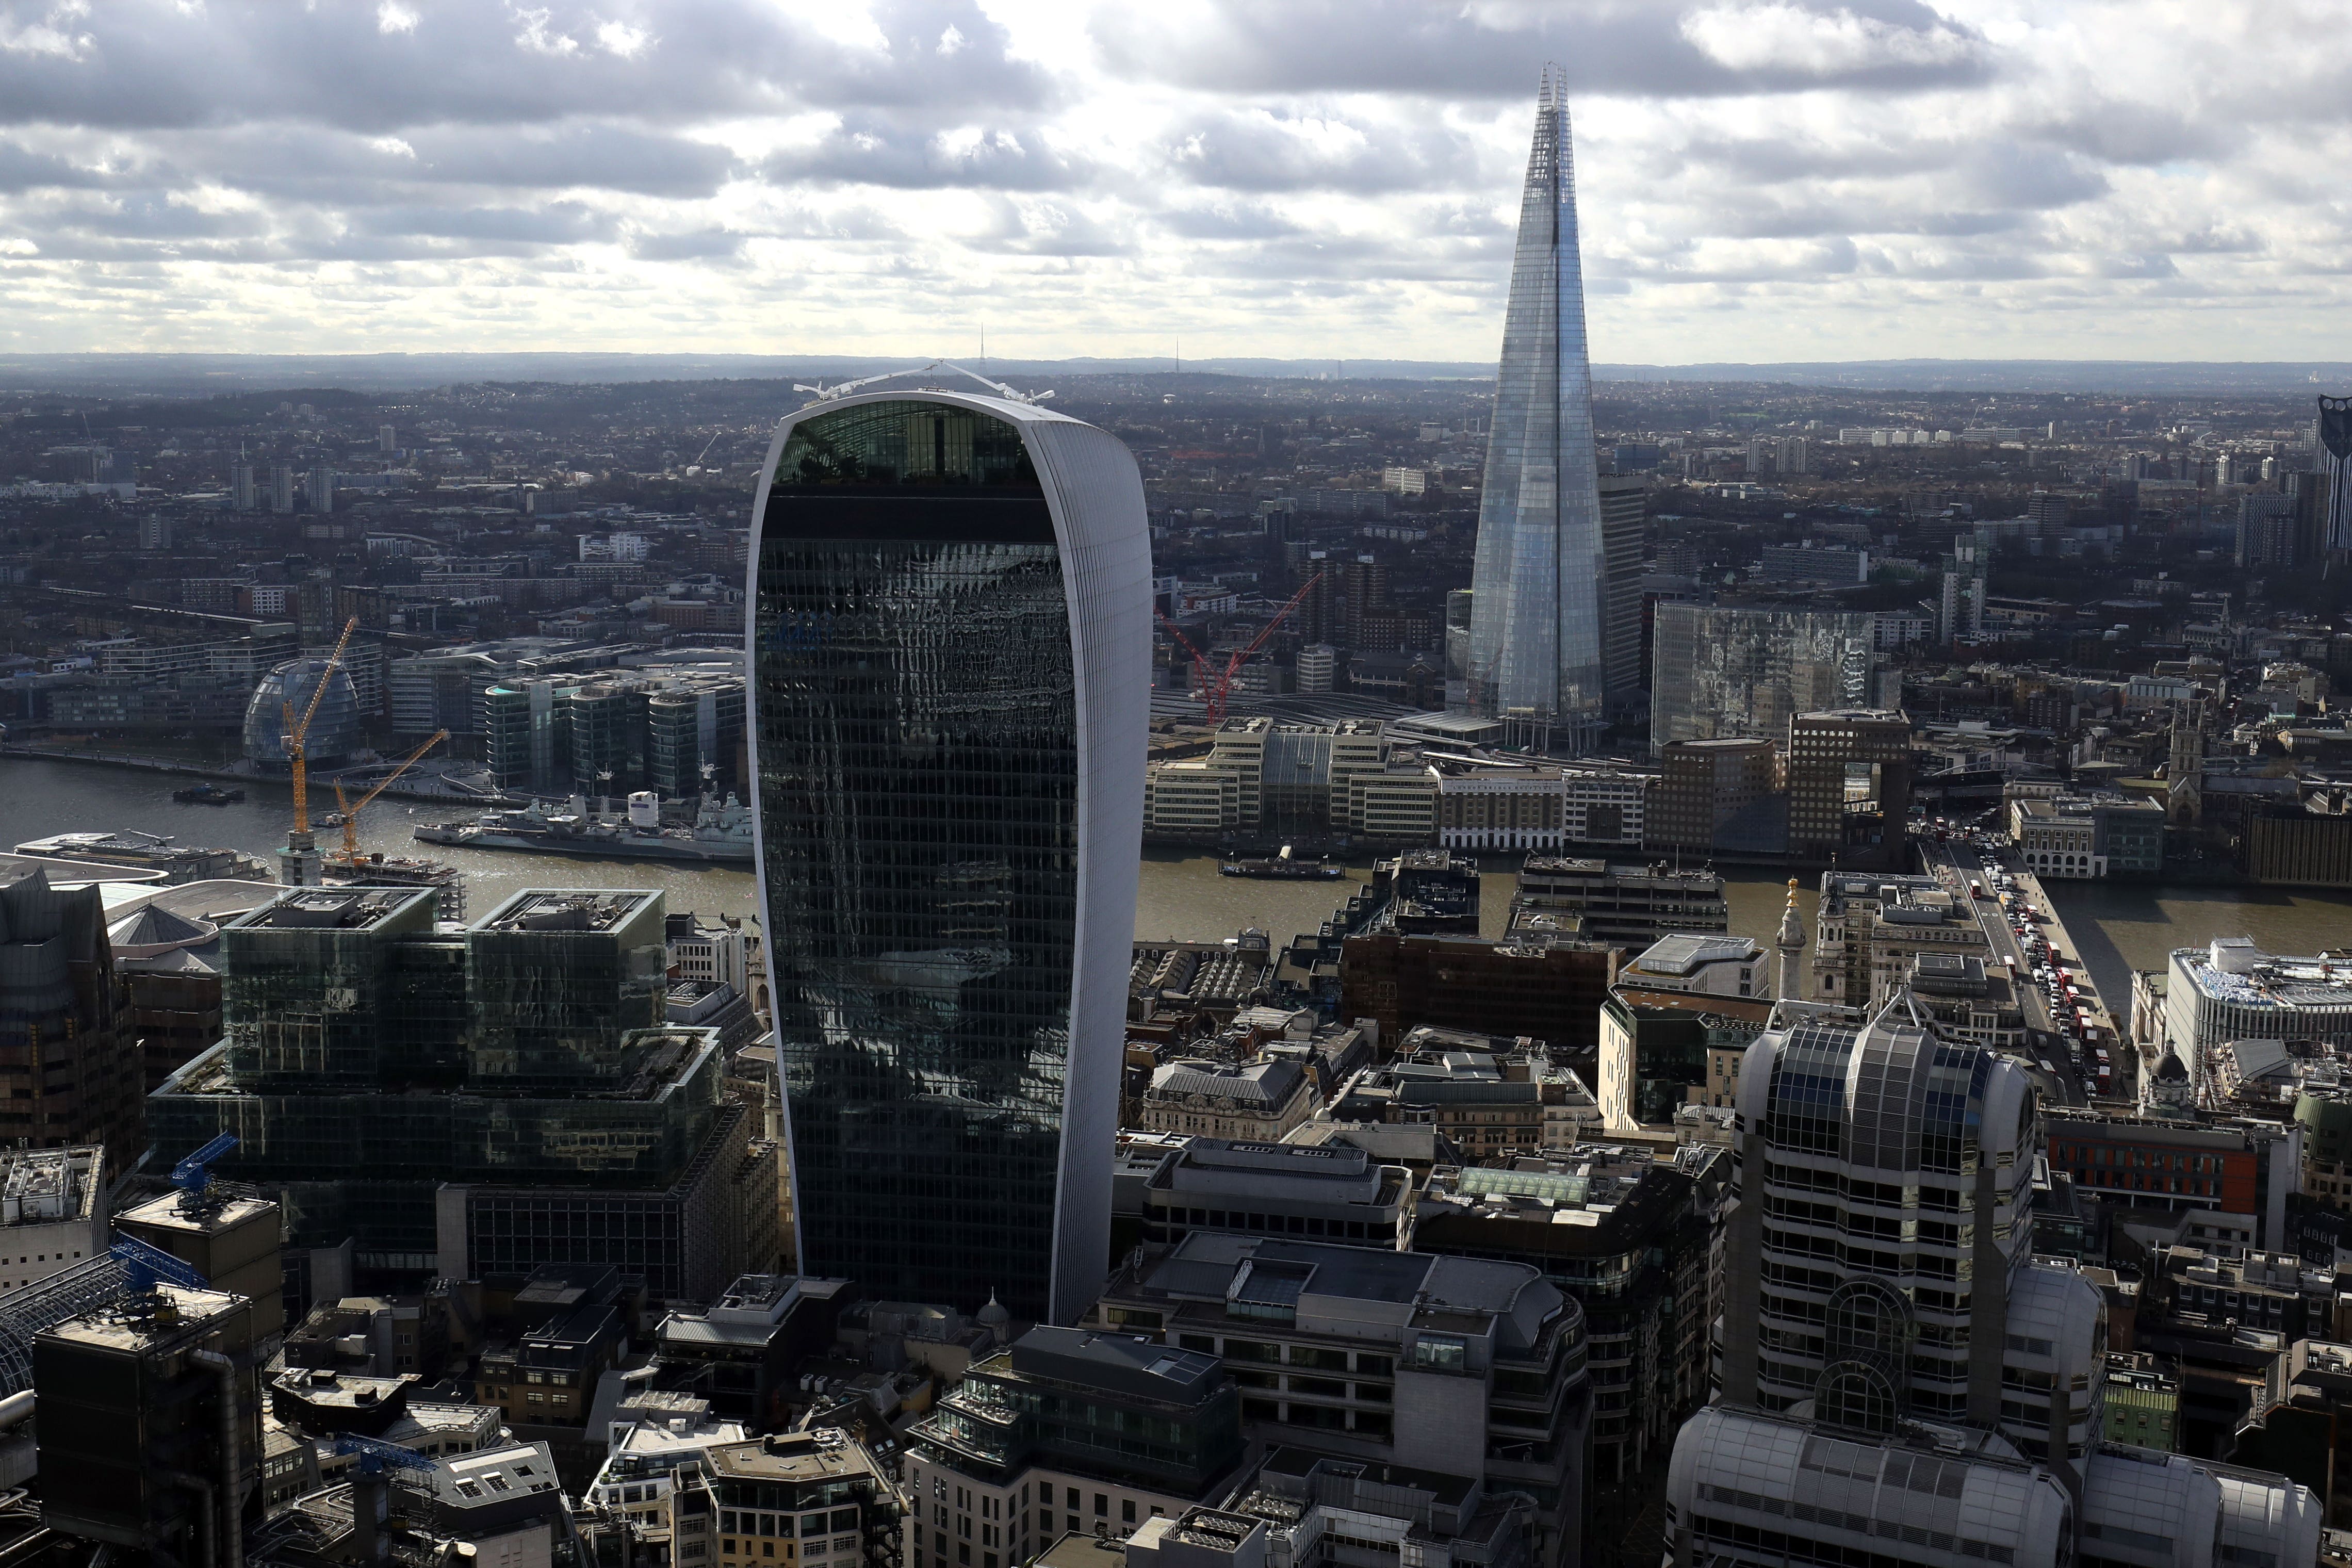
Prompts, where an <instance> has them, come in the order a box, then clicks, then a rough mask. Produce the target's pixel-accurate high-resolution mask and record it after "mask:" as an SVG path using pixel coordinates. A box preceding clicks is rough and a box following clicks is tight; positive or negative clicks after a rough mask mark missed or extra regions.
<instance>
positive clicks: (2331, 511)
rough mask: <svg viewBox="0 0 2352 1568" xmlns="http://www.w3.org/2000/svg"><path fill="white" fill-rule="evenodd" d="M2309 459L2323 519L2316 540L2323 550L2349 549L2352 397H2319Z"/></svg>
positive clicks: (2351, 547) (2351, 529)
mask: <svg viewBox="0 0 2352 1568" xmlns="http://www.w3.org/2000/svg"><path fill="white" fill-rule="evenodd" d="M2312 457H2313V468H2314V470H2315V472H2316V473H2317V474H2318V475H2319V476H2320V479H2321V483H2320V485H2319V486H2318V487H2317V489H2318V494H2317V497H2316V500H2317V504H2318V505H2319V507H2320V508H2321V516H2322V517H2323V518H2324V519H2325V521H2323V522H2322V523H2321V525H2320V528H2319V530H2318V534H2319V538H2320V540H2321V542H2323V545H2324V547H2325V548H2326V549H2328V550H2352V397H2326V396H2323V397H2322V398H2320V400H2319V415H2318V418H2317V421H2316V423H2315V425H2314V426H2313V429H2312Z"/></svg>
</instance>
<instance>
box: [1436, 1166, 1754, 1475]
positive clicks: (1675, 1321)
mask: <svg viewBox="0 0 2352 1568" xmlns="http://www.w3.org/2000/svg"><path fill="white" fill-rule="evenodd" d="M1730 1172H1731V1161H1730V1160H1729V1158H1728V1157H1727V1152H1726V1151H1724V1150H1721V1149H1715V1148H1707V1147H1704V1146H1697V1147H1693V1148H1692V1149H1690V1150H1689V1151H1688V1152H1687V1153H1685V1154H1681V1155H1675V1154H1674V1153H1672V1152H1669V1154H1668V1155H1667V1156H1666V1157H1664V1158H1660V1157H1657V1156H1654V1154H1653V1153H1651V1152H1649V1151H1647V1150H1640V1149H1612V1148H1607V1147H1598V1146H1594V1145H1589V1144H1588V1145H1585V1146H1584V1147H1581V1148H1580V1149H1578V1150H1577V1151H1576V1152H1575V1153H1574V1155H1573V1156H1572V1157H1567V1158H1561V1157H1555V1158H1553V1159H1552V1160H1550V1161H1549V1162H1538V1161H1534V1160H1519V1161H1515V1162H1514V1163H1512V1166H1511V1168H1510V1169H1508V1170H1495V1169H1488V1168H1486V1167H1484V1166H1470V1167H1466V1168H1461V1169H1453V1170H1441V1171H1437V1172H1433V1173H1432V1174H1431V1176H1430V1180H1429V1186H1428V1190H1427V1191H1425V1192H1424V1193H1423V1194H1422V1198H1421V1204H1420V1208H1419V1213H1418V1215H1416V1217H1415V1220H1414V1226H1413V1249H1414V1250H1415V1251H1417V1252H1431V1253H1442V1254H1444V1255H1447V1256H1450V1257H1454V1258H1492V1259H1496V1260H1498V1261H1501V1262H1507V1263H1524V1264H1527V1265H1528V1267H1530V1268H1535V1269H1537V1270H1538V1272H1540V1273H1541V1274H1542V1275H1543V1277H1544V1278H1545V1279H1549V1280H1550V1281H1551V1282H1552V1283H1553V1284H1554V1285H1557V1286H1558V1287H1559V1289H1561V1290H1562V1291H1564V1292H1565V1293H1566V1294H1568V1295H1569V1296H1570V1297H1572V1298H1574V1299H1575V1300H1576V1301H1577V1302H1578V1303H1579V1304H1580V1306H1582V1307H1583V1309H1584V1327H1585V1346H1586V1351H1585V1355H1586V1361H1585V1365H1586V1367H1587V1368H1588V1369H1589V1371H1590V1373H1591V1378H1592V1387H1593V1399H1592V1404H1593V1414H1592V1477H1593V1479H1594V1480H1595V1481H1597V1482H1600V1483H1601V1484H1603V1485H1616V1484H1619V1483H1621V1482H1622V1481H1624V1480H1626V1479H1629V1478H1630V1477H1631V1476H1633V1474H1635V1473H1636V1472H1638V1471H1640V1470H1641V1469H1642V1468H1643V1467H1644V1466H1645V1465H1647V1464H1648V1463H1649V1462H1650V1460H1651V1459H1652V1458H1654V1457H1655V1456H1657V1455H1660V1454H1663V1453H1664V1451H1665V1447H1666V1445H1667V1444H1668V1443H1670V1442H1671V1441H1672V1440H1673V1438H1674V1432H1675V1427H1676V1426H1679V1425H1680V1424H1681V1422H1682V1420H1683V1418H1684V1417H1685V1416H1686V1415H1689V1414H1690V1413H1691V1412H1692V1411H1693V1410H1694V1409H1696V1408H1697V1406H1698V1405H1701V1404H1703V1403H1705V1401H1706V1390H1707V1331H1708V1326H1709V1325H1710V1324H1712V1323H1713V1322H1714V1321H1715V1318H1716V1315H1717V1311H1718V1310H1719V1308H1720V1303H1718V1302H1717V1300H1716V1299H1715V1295H1714V1289H1713V1281H1714V1276H1715V1272H1716V1271H1715V1269H1714V1268H1713V1266H1712V1265H1713V1262H1714V1259H1715V1255H1716V1247H1715V1237H1716V1231H1717V1225H1716V1215H1717V1211H1718V1210H1719V1208H1720V1207H1721V1205H1722V1201H1723V1198H1724V1196H1725V1194H1726V1190H1727V1186H1728V1184H1729V1179H1730Z"/></svg>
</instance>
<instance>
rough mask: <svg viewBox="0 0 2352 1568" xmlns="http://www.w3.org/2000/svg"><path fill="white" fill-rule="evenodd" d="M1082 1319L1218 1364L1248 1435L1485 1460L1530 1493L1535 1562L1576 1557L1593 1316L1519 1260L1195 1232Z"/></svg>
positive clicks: (1331, 1447)
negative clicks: (1236, 1396) (1588, 1321)
mask: <svg viewBox="0 0 2352 1568" xmlns="http://www.w3.org/2000/svg"><path fill="white" fill-rule="evenodd" d="M1089 1324H1090V1325H1091V1326H1098V1327H1100V1328H1103V1329H1105V1330H1109V1331H1117V1332H1119V1333H1123V1334H1130V1335H1141V1336H1144V1337H1145V1338H1147V1339H1150V1340H1152V1341H1156V1342H1159V1343H1160V1344H1162V1345H1165V1346H1166V1347H1168V1350H1170V1351H1192V1352H1198V1353H1199V1354H1202V1355H1204V1356H1211V1355H1213V1356H1215V1357H1217V1358H1218V1359H1219V1360H1221V1361H1222V1362H1223V1363H1224V1364H1225V1368H1226V1370H1227V1371H1228V1372H1229V1373H1231V1374H1232V1376H1233V1379H1234V1382H1235V1383H1236V1384H1240V1388H1241V1420H1242V1436H1243V1437H1244V1440H1245V1441H1248V1442H1250V1443H1253V1444H1259V1445H1264V1446H1266V1447H1274V1446H1276V1445H1291V1446H1298V1447H1311V1448H1313V1449H1314V1450H1316V1451H1318V1452H1319V1453H1324V1454H1328V1455H1331V1456H1333V1457H1334V1458H1339V1459H1342V1460H1352V1461H1357V1462H1363V1463H1371V1464H1394V1465H1402V1466H1407V1467H1410V1468H1416V1469H1426V1470H1446V1471H1448V1472H1449V1473H1460V1472H1461V1471H1463V1470H1464V1469H1465V1468H1468V1467H1470V1466H1472V1465H1475V1466H1476V1468H1477V1471H1478V1474H1479V1476H1480V1478H1481V1479H1483V1480H1484V1481H1485V1483H1486V1486H1487V1487H1488V1488H1490V1489H1497V1490H1499V1489H1504V1488H1517V1489H1522V1490H1525V1491H1527V1492H1528V1493H1529V1494H1530V1495H1531V1496H1532V1497H1534V1498H1535V1499H1536V1500H1537V1512H1536V1519H1535V1527H1534V1529H1533V1531H1531V1532H1530V1533H1531V1540H1530V1546H1531V1548H1532V1553H1533V1556H1534V1558H1535V1561H1537V1562H1538V1563H1546V1564H1553V1565H1559V1564H1565V1563H1573V1562H1575V1561H1576V1560H1577V1546H1578V1531H1579V1528H1580V1521H1581V1520H1582V1517H1583V1512H1584V1506H1583V1505H1584V1498H1583V1489H1584V1477H1585V1474H1586V1462H1587V1449H1588V1447H1589V1444H1590V1440H1591V1437H1590V1435H1591V1421H1592V1403H1591V1381H1590V1379H1589V1377H1588V1375H1587V1373H1586V1370H1585V1327H1584V1313H1583V1310H1582V1309H1581V1308H1580V1307H1579V1306H1578V1305H1577V1303H1576V1301H1575V1300H1574V1299H1573V1298H1571V1297H1570V1296H1568V1295H1567V1294H1566V1293H1564V1292H1563V1291H1562V1290H1561V1289H1559V1287H1558V1286H1556V1285H1554V1284H1552V1283H1550V1282H1549V1280H1547V1279H1544V1278H1543V1277H1542V1276H1541V1275H1539V1274H1538V1272H1537V1271H1536V1270H1535V1269H1533V1268H1529V1267H1528V1266H1527V1265H1525V1264H1517V1263H1498V1262H1490V1261H1486V1260H1474V1259H1470V1258H1436V1257H1427V1256H1423V1255H1422V1254H1418V1253H1410V1252H1388V1251H1380V1250H1376V1249H1373V1248H1370V1247H1347V1246H1340V1245H1336V1244H1333V1243H1329V1242H1312V1241H1303V1240H1296V1239H1292V1240H1280V1241H1277V1240H1273V1239H1270V1238H1264V1237H1242V1236H1229V1235H1223V1234H1219V1233H1213V1232H1196V1233H1195V1234H1193V1235H1192V1236H1190V1237H1186V1238H1185V1239H1184V1240H1183V1241H1182V1242H1181V1243H1179V1244H1178V1245H1177V1246H1176V1247H1174V1248H1173V1249H1172V1250H1171V1251H1169V1252H1166V1253H1162V1254H1157V1255H1139V1256H1138V1257H1136V1258H1133V1259H1131V1260H1130V1261H1129V1263H1128V1264H1126V1265H1125V1266H1124V1267H1123V1268H1121V1269H1120V1270H1119V1271H1118V1274H1117V1275H1116V1276H1115V1277H1114V1278H1113V1279H1112V1280H1111V1281H1110V1285H1109V1288H1108V1289H1107V1290H1106V1291H1105V1292H1104V1294H1103V1297H1102V1300H1100V1301H1099V1302H1098V1303H1097V1305H1096V1307H1095V1310H1094V1312H1093V1313H1092V1314H1091V1316H1090V1318H1089ZM1161 1353H1163V1354H1164V1353H1167V1352H1161Z"/></svg>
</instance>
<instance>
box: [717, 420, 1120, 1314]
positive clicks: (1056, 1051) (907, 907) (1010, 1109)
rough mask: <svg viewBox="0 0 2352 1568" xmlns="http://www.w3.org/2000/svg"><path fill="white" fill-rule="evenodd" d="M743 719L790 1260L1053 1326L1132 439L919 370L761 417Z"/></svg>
mask: <svg viewBox="0 0 2352 1568" xmlns="http://www.w3.org/2000/svg"><path fill="white" fill-rule="evenodd" d="M770 469H771V471H770V474H769V477H768V479H767V481H766V483H765V484H764V485H763V486H762V488H761V495H760V498H759V503H758V505H757V507H756V509H755V510H754V513H753V519H752V525H751V561H752V584H751V599H752V603H751V650H750V657H751V669H752V679H751V693H750V697H751V702H750V707H751V712H750V729H751V735H752V741H751V747H752V759H751V761H752V767H753V770H754V772H755V773H756V774H757V777H758V788H757V790H756V792H755V799H756V801H757V807H758V822H759V852H760V881H761V897H762V902H763V910H764V915H765V926H766V931H765V936H766V947H767V960H768V964H769V973H770V979H771V982H772V994H773V998H774V1005H775V1016H776V1030H777V1056H778V1065H779V1068H780V1069H781V1071H782V1077H783V1082H784V1091H785V1097H786V1109H787V1112H788V1114H789V1117H790V1119H791V1127H792V1154H793V1184H794V1191H795V1204H796V1208H797V1219H798V1226H799V1238H800V1249H801V1266H802V1268H803V1269H804V1270H805V1271H807V1272H809V1273H813V1274H819V1275H827V1276H845V1277H847V1278H850V1279H855V1280H856V1282H857V1285H858V1287H859V1289H860V1290H861V1292H862V1293H865V1294H868V1295H872V1296H877V1297H883V1298H896V1299H900V1300H926V1301H941V1302H946V1303H950V1304H951V1305H954V1306H957V1307H960V1308H962V1309H964V1310H971V1309H973V1308H976V1307H979V1306H980V1305H982V1303H984V1302H985V1301H986V1300H988V1297H989V1293H990V1292H991V1291H992V1290H993V1291H995V1292H996V1293H997V1295H998V1296H999V1297H1000V1298H1001V1299H1002V1300H1003V1302H1004V1304H1005V1305H1006V1306H1007V1307H1009V1308H1010V1309H1012V1310H1013V1313H1014V1314H1015V1315H1016V1316H1020V1317H1025V1318H1038V1319H1045V1320H1050V1321H1061V1322H1066V1321H1070V1320H1072V1319H1073V1318H1074V1317H1075V1316H1076V1314H1077V1313H1078V1312H1079V1311H1080V1310H1083V1309H1084V1307H1085V1306H1086V1305H1087V1302H1088V1301H1090V1300H1092V1299H1093V1297H1094V1296H1095V1294H1096V1293H1097V1291H1098V1290H1099V1289H1100V1288H1101V1284H1102V1280H1103V1278H1104V1276H1105V1274H1106V1272H1107V1268H1108V1250H1109V1226H1110V1160H1111V1146H1112V1142H1113V1139H1114V1137H1115V1136H1116V1132H1117V1126H1118V1076H1119V1068H1120V1056H1121V1046H1122V1041H1123V1039H1124V1021H1125V1017H1126V1005H1127V972H1128V967H1129V962H1130V960H1131V949H1132V944H1133V941H1134V922H1135V896H1136V878H1137V866H1138V858H1139V844H1140V840H1141V836H1142V825H1143V756H1144V742H1145V723H1146V719H1147V716H1148V710H1149V706H1150V671H1149V663H1150V643H1151V637H1150V542H1149V538H1148V535H1147V533H1146V531H1145V524H1144V509H1143V489H1142V484H1141V481H1140V479H1139V477H1138V475H1137V472H1136V467H1135V462H1134V459H1133V458H1131V457H1130V456H1129V454H1128V451H1127V449H1126V447H1123V446H1121V445H1120V444H1119V443H1118V441H1117V440H1116V439H1114V438H1113V437H1110V436H1108V435H1107V434H1106V433H1104V432H1103V431H1101V430H1097V429H1096V428H1095V427H1094V426H1090V425H1086V424H1082V423H1080V422H1079V421H1077V420H1075V419H1070V418H1066V417H1065V416H1061V415H1058V414H1052V413H1048V412H1046V411H1045V410H1043V409H1040V408H1036V407H1034V406H1031V405H1024V404H1021V403H1015V402H1013V401H1010V400H1006V399H999V398H994V397H986V396H966V395H960V394H953V393H943V392H935V391H930V390H925V391H923V392H920V393H919V394H912V395H910V394H906V393H882V394H869V395H858V396H852V397H845V398H840V399H837V400H833V401H827V402H822V403H818V404H815V405H811V406H810V407H807V408H804V409H802V410H801V411H799V412H798V413H796V414H793V415H792V416H789V417H787V418H786V419H785V421H784V422H783V425H782V427H781V428H780V429H779V431H778V432H777V437H776V445H775V447H774V448H773V451H772V458H771V464H770Z"/></svg>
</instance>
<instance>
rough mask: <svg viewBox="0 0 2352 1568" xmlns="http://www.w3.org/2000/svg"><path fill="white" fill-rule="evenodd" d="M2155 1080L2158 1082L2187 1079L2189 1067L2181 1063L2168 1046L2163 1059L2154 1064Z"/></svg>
mask: <svg viewBox="0 0 2352 1568" xmlns="http://www.w3.org/2000/svg"><path fill="white" fill-rule="evenodd" d="M2156 1081H2157V1082H2158V1083H2187V1082H2188V1081H2189V1069H2188V1068H2185V1067H2183V1066H2182V1065H2181V1063H2180V1058H2179V1056H2177V1055H2176V1054H2174V1053H2173V1052H2172V1051H2171V1050H2170V1049H2169V1048H2168V1049H2167V1050H2166V1051H2165V1053H2164V1059H2163V1060H2162V1061H2160V1062H2158V1063H2157V1064H2156Z"/></svg>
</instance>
